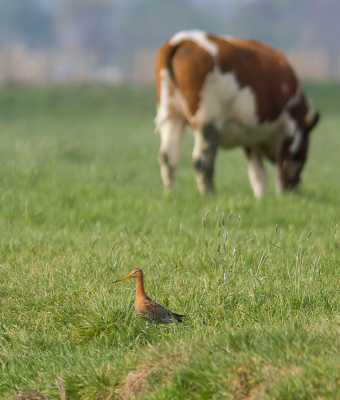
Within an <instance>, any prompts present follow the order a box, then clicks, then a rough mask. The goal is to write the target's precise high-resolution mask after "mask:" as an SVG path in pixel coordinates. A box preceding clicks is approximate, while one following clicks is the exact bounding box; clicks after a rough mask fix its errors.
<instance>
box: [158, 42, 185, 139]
mask: <svg viewBox="0 0 340 400" xmlns="http://www.w3.org/2000/svg"><path fill="white" fill-rule="evenodd" d="M180 45H181V43H179V44H176V46H172V45H171V44H169V42H167V43H164V44H163V45H162V46H161V47H160V49H159V50H158V53H157V56H156V87H157V116H156V118H155V123H156V129H155V132H157V131H159V129H160V127H161V125H162V124H163V122H165V121H166V120H167V119H168V117H169V109H170V108H171V99H172V97H173V96H172V95H173V90H174V85H175V80H174V75H173V70H172V59H173V57H174V55H175V53H176V51H177V49H178V47H179V46H180Z"/></svg>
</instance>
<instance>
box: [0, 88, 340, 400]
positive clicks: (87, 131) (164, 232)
mask: <svg viewBox="0 0 340 400" xmlns="http://www.w3.org/2000/svg"><path fill="white" fill-rule="evenodd" d="M305 86H306V90H307V92H308V93H309V95H310V98H311V103H312V104H313V105H314V107H315V108H317V109H319V110H320V111H321V114H322V120H321V122H320V124H319V125H318V127H317V129H315V131H313V134H312V135H313V136H312V144H311V151H310V157H309V160H308V162H307V164H306V169H305V171H304V174H303V182H302V185H301V188H300V190H299V192H298V193H296V194H294V195H285V196H283V197H281V198H278V197H277V196H276V195H275V192H274V182H273V168H272V166H270V165H267V167H268V168H267V169H268V171H269V175H270V178H269V185H268V193H267V196H266V198H265V199H263V200H261V201H259V200H255V199H254V198H253V194H252V190H251V188H250V184H249V182H248V176H247V167H246V163H245V160H244V157H243V154H242V151H241V150H235V151H229V152H220V153H219V155H218V161H217V166H216V188H217V194H216V196H214V197H213V196H208V197H205V198H202V197H200V196H199V194H198V191H197V187H196V183H195V178H194V173H193V171H192V169H191V166H190V155H191V150H192V145H193V138H192V137H191V134H190V133H188V134H187V135H186V137H185V140H184V148H183V154H182V159H181V169H180V173H179V179H178V186H177V189H178V190H177V193H176V194H175V195H174V196H170V197H164V196H163V187H162V182H161V178H160V172H159V166H158V162H157V153H158V148H159V137H158V136H157V135H155V134H153V129H154V125H153V118H154V116H155V92H154V89H153V88H129V87H117V88H108V87H73V88H66V87H64V88H48V89H47V88H41V89H36V88H20V87H8V88H2V89H1V91H0V132H1V146H0V199H1V202H0V227H1V229H0V246H1V248H0V249H1V252H0V277H1V279H0V294H1V295H0V302H1V309H0V310H1V311H0V316H1V320H0V397H1V398H4V399H7V400H14V399H22V400H33V399H40V400H42V399H60V398H61V399H62V400H64V399H65V398H67V399H68V400H69V399H82V400H85V399H86V400H87V399H88V400H90V399H91V400H95V399H107V400H109V399H129V398H137V397H138V398H139V399H164V400H165V399H239V400H241V399H251V398H253V399H256V398H257V399H274V398H275V399H315V398H323V399H324V398H332V399H336V398H339V399H340V372H339V363H340V336H339V335H340V326H339V325H340V315H339V308H340V293H339V289H340V252H339V250H340V242H339V235H340V233H339V229H338V227H339V225H340V201H339V199H340V179H339V171H340V161H339V160H340V156H339V155H340V135H339V131H340V113H339V109H340V85H339V84H338V83H328V84H326V83H325V84H316V83H314V84H311V83H309V84H306V85H305ZM231 211H232V215H231ZM202 218H205V227H204V226H203V224H202ZM136 267H140V268H142V269H143V271H144V273H145V277H146V281H145V283H146V289H147V293H148V294H149V296H150V297H151V298H152V299H154V300H156V301H158V302H160V303H162V304H164V305H165V306H167V307H168V308H170V309H171V310H173V311H175V312H179V313H183V314H185V315H186V316H187V317H186V322H185V324H180V325H171V326H158V327H154V326H148V328H147V327H146V326H145V322H144V321H143V320H141V319H139V318H138V317H137V316H136V315H135V314H134V309H133V302H134V282H133V281H132V280H126V281H123V282H121V283H119V284H117V285H112V281H114V280H116V279H118V278H121V277H123V276H125V275H127V274H128V273H129V272H130V271H131V270H132V269H133V268H136ZM63 390H65V393H66V394H65V396H66V397H65V396H64V393H63Z"/></svg>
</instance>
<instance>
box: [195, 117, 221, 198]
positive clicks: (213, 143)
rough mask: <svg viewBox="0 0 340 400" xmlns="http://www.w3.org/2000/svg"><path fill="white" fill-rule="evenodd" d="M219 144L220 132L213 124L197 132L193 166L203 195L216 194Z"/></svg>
mask: <svg viewBox="0 0 340 400" xmlns="http://www.w3.org/2000/svg"><path fill="white" fill-rule="evenodd" d="M218 142H219V134H218V131H217V129H216V128H215V127H214V126H213V125H211V124H210V125H206V126H204V127H203V129H197V130H196V131H195V146H194V151H193V154H192V165H193V167H194V168H195V170H196V179H197V185H198V189H199V191H200V192H201V194H202V195H204V194H206V193H208V192H214V180H213V179H214V163H215V156H216V152H217V147H218Z"/></svg>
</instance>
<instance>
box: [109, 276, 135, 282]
mask: <svg viewBox="0 0 340 400" xmlns="http://www.w3.org/2000/svg"><path fill="white" fill-rule="evenodd" d="M127 278H132V275H131V274H129V275H128V276H125V277H124V278H121V279H118V281H114V282H112V283H117V282H119V281H123V280H124V279H127Z"/></svg>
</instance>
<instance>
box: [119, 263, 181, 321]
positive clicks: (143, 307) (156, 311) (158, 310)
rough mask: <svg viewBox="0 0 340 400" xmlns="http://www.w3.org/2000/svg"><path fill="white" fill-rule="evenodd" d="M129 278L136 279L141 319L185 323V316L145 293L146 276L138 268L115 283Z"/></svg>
mask: <svg viewBox="0 0 340 400" xmlns="http://www.w3.org/2000/svg"><path fill="white" fill-rule="evenodd" d="M127 278H135V279H136V300H135V311H136V314H137V315H138V316H139V317H142V318H144V319H146V320H147V321H149V322H152V323H153V324H155V325H156V326H157V324H170V323H172V322H183V318H184V317H185V315H181V314H176V313H174V312H172V311H170V310H167V309H166V308H165V307H163V306H161V305H160V304H158V303H156V302H155V301H153V300H151V299H150V297H149V296H148V295H147V294H146V293H145V290H144V275H143V271H142V270H141V269H140V268H136V269H134V270H133V271H131V272H130V274H129V275H127V276H125V277H124V278H121V279H118V280H117V281H114V282H113V283H117V282H120V281H122V280H124V279H127Z"/></svg>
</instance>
